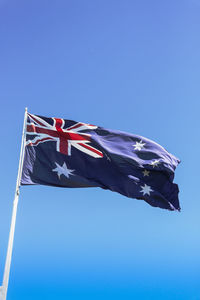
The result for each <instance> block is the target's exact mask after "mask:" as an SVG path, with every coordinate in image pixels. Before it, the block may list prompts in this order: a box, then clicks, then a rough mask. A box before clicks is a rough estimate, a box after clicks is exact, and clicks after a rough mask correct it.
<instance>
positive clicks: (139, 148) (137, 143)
mask: <svg viewBox="0 0 200 300" xmlns="http://www.w3.org/2000/svg"><path fill="white" fill-rule="evenodd" d="M144 145H145V143H142V141H140V142H136V143H135V145H133V147H134V148H135V149H134V150H139V151H140V150H142V149H143V148H144Z"/></svg>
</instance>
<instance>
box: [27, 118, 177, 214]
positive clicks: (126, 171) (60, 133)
mask: <svg viewBox="0 0 200 300" xmlns="http://www.w3.org/2000/svg"><path fill="white" fill-rule="evenodd" d="M179 162H180V161H179V159H177V158H176V157H175V156H173V155H172V154H170V153H168V152H167V151H166V150H165V149H164V148H163V147H162V146H160V145H159V144H157V143H155V142H153V141H151V140H149V139H147V138H144V137H142V136H138V135H134V134H130V133H126V132H122V131H116V130H110V129H104V128H102V127H98V126H95V125H90V124H86V123H82V122H75V121H71V120H65V119H61V118H46V117H42V116H37V115H33V114H30V113H28V115H27V126H26V147H25V157H24V163H23V171H22V179H21V184H22V185H30V184H31V185H33V184H41V185H50V186H58V187H69V188H75V187H100V188H103V189H109V190H111V191H115V192H118V193H120V194H122V195H125V196H127V197H129V198H136V199H142V200H145V201H146V202H147V203H149V204H150V205H152V206H156V207H160V208H165V209H169V210H180V206H179V200H178V192H179V190H178V186H177V185H176V184H175V183H173V179H174V171H175V168H176V166H177V165H178V163H179Z"/></svg>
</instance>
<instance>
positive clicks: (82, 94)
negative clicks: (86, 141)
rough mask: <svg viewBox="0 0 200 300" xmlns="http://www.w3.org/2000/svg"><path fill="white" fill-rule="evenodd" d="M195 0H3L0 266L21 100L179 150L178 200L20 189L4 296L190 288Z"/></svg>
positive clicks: (194, 207)
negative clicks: (175, 207)
mask: <svg viewBox="0 0 200 300" xmlns="http://www.w3.org/2000/svg"><path fill="white" fill-rule="evenodd" d="M199 33H200V0H168V1H159V0H151V1H149V0H142V1H139V0H138V1H134V0H133V1H131V0H130V1H128V0H124V1H122V0H121V1H114V0H113V1H112V0H106V1H105V0H103V1H92V0H84V1H81V0H79V1H77V0H74V1H69V0H65V1H64V0H60V1H44V0H40V1H37V0H36V1H35V0H34V1H33V0H29V1H25V0H23V1H22V0H18V1H14V0H0V101H1V124H2V129H1V131H0V138H1V147H0V157H1V173H0V178H1V181H0V182H1V197H0V225H1V226H0V278H2V274H3V267H4V260H5V254H6V247H7V240H8V230H9V226H10V219H11V211H12V201H13V196H14V190H15V181H16V176H17V168H18V159H19V150H20V139H21V131H22V124H23V115H24V108H25V107H26V106H27V107H28V109H29V112H31V113H33V114H39V115H44V116H49V117H53V116H55V117H63V118H66V119H72V120H77V121H83V122H86V123H91V124H96V125H100V126H103V127H106V128H113V129H120V130H124V131H127V132H132V133H135V134H139V135H143V136H145V137H148V138H150V139H153V140H155V141H156V142H158V143H160V144H161V145H162V146H164V147H165V148H166V149H168V151H169V152H171V153H173V154H174V155H176V156H177V157H179V158H180V159H181V161H182V162H181V164H180V165H179V166H178V168H177V172H176V177H175V182H177V183H178V184H179V188H180V203H181V207H182V212H181V213H178V212H169V211H166V210H161V209H158V208H152V207H151V206H149V205H148V204H146V203H145V202H143V201H138V200H134V199H129V198H126V197H123V196H121V195H119V194H117V193H112V192H109V191H104V190H101V189H96V188H95V189H59V188H51V187H45V186H37V187H23V188H22V189H21V195H20V203H19V210H18V216H17V224H16V235H15V243H14V253H13V262H12V268H11V276H10V285H9V290H8V300H35V299H37V300H40V299H41V300H44V299H47V300H51V299H59V300H65V299H69V300H111V299H114V300H129V299H131V300H132V299H137V300H161V299H162V300H198V299H200V286H199V278H200V256H199V252H200V239H199V228H200V217H199V211H200V202H199V159H198V157H199V147H200V140H199V128H200V126H199V112H200V87H199V78H200V52H199V49H200V34H199Z"/></svg>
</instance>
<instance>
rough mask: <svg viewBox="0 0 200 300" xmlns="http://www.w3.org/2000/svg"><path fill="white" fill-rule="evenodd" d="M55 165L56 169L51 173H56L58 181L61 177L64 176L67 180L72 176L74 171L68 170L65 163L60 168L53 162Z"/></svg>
mask: <svg viewBox="0 0 200 300" xmlns="http://www.w3.org/2000/svg"><path fill="white" fill-rule="evenodd" d="M55 164H56V166H57V167H56V168H55V169H53V170H52V171H53V172H57V175H58V177H59V179H60V176H61V175H64V176H65V177H67V178H69V176H70V175H74V174H72V172H73V171H74V170H70V169H68V168H67V165H66V163H65V162H64V164H63V165H62V166H60V165H59V164H57V163H56V162H55Z"/></svg>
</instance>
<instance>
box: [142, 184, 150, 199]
mask: <svg viewBox="0 0 200 300" xmlns="http://www.w3.org/2000/svg"><path fill="white" fill-rule="evenodd" d="M141 188H142V190H141V191H140V193H143V196H144V195H146V194H147V195H149V196H150V192H153V190H152V189H151V187H150V186H149V185H147V184H145V185H144V186H141Z"/></svg>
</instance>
